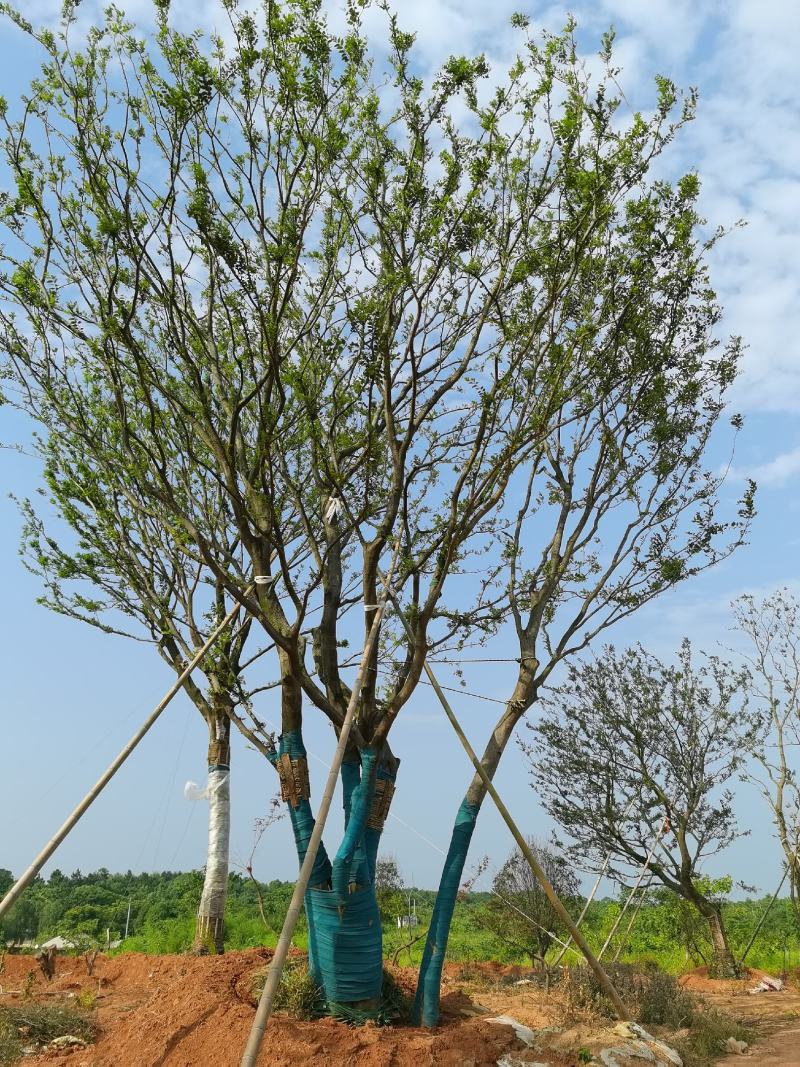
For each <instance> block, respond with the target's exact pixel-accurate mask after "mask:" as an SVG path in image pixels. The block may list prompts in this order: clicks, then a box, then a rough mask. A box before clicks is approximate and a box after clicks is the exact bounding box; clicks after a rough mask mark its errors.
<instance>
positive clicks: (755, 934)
mask: <svg viewBox="0 0 800 1067" xmlns="http://www.w3.org/2000/svg"><path fill="white" fill-rule="evenodd" d="M788 873H789V865H788V864H787V865H786V869H785V870H784V872H783V878H781V880H780V882H779V884H778V888H777V889H776V890H775V892H774V893H773V894H772V900H770V902H769V904H767V907H766V910H765V911H764V914H763V915H762V916H761V918H760V919H759V920H758V923H757V925H756V928H755V930H754V931H753V936H752V937H751V938H750V940H749V941H748V942H747V948H746V949H745V950H744V952H743V953H742V956H741V959H740V960H739V962H738V963H737V964H736V967H737V969H738V968H739V967H741V966H742V964H743V963H744V961H745V960H746V959H747V955H748V953H749V952H750V949H751V948H752V947H753V945H754V943H755V940H756V938H757V937H758V935H759V932H760V930H761V927H762V926H763V925H764V922H765V921H766V918H767V916H768V915H769V913H770V911H771V910H772V905H773V904H774V903H775V901H776V900H777V899H778V893H780V891H781V889H783V883H784V882H785V881H786V876H787V874H788Z"/></svg>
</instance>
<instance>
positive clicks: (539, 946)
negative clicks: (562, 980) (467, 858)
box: [486, 837, 580, 965]
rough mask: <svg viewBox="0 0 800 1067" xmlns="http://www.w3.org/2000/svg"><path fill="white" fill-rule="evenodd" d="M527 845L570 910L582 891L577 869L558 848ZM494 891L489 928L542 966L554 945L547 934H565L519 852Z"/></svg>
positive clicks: (511, 858)
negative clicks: (580, 890)
mask: <svg viewBox="0 0 800 1067" xmlns="http://www.w3.org/2000/svg"><path fill="white" fill-rule="evenodd" d="M528 842H529V844H530V846H531V848H533V849H535V851H536V855H537V857H538V859H539V862H540V863H541V865H542V867H543V868H544V872H545V874H546V875H547V877H548V878H549V879H550V883H551V885H552V886H553V888H554V889H555V891H556V892H557V893H558V895H559V897H560V898H561V900H562V901H563V902H564V903H565V905H566V906H567V907H568V908H569V907H570V904H571V903H574V902H575V900H576V899H577V898H578V891H579V888H580V887H579V882H578V877H577V875H576V874H575V870H574V868H573V867H572V865H571V864H570V863H569V862H568V861H567V859H566V858H565V857H564V856H562V855H560V854H559V853H558V852H556V851H555V849H553V848H550V847H548V846H546V845H543V844H542V843H541V842H539V841H536V840H535V838H532V837H530V838H528ZM492 889H493V890H494V892H495V893H496V894H497V895H496V896H494V897H492V899H491V901H490V903H489V905H488V907H487V910H486V916H487V920H486V921H487V926H488V927H489V929H490V930H492V931H493V933H494V934H495V935H496V936H497V937H498V938H499V939H500V940H501V941H504V942H506V944H509V945H512V946H513V947H514V948H516V949H518V950H521V951H522V952H526V953H527V954H528V955H529V956H530V958H531V963H532V964H537V963H539V964H542V965H543V964H544V961H545V957H546V955H547V950H548V949H549V948H551V947H552V946H553V939H552V938H551V937H550V936H549V934H548V931H549V932H550V933H552V934H555V935H556V937H560V938H562V939H563V937H564V936H565V935H566V932H565V930H564V927H563V923H562V922H561V920H560V919H559V917H558V915H557V914H556V912H555V910H554V909H553V906H552V904H551V903H550V901H549V900H548V899H547V897H546V896H545V894H544V891H543V890H542V887H541V885H540V883H539V881H538V879H537V878H536V876H535V875H534V873H533V871H532V870H531V869H530V866H529V865H528V862H527V860H526V859H525V857H524V856H523V855H522V853H521V852H520V851H519V849H515V850H514V851H513V852H512V853H511V855H510V856H509V857H508V859H507V860H506V861H505V863H504V864H503V866H502V867H501V868H500V870H499V871H498V872H497V874H496V875H495V877H494V880H493V882H492Z"/></svg>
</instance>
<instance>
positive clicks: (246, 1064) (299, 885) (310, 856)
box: [241, 542, 399, 1067]
mask: <svg viewBox="0 0 800 1067" xmlns="http://www.w3.org/2000/svg"><path fill="white" fill-rule="evenodd" d="M398 550H399V542H398V544H397V545H396V546H395V550H394V556H393V558H392V562H391V565H390V567H389V572H388V574H387V576H386V578H385V579H384V583H383V593H382V595H381V598H380V600H379V602H378V604H377V605H374V606H373V605H365V609H366V610H373V609H374V611H375V614H374V616H373V618H372V625H371V626H370V630H369V634H368V635H367V640H366V642H365V644H364V651H363V653H362V656H361V663H360V665H359V668H358V674H357V675H356V680H355V682H354V684H353V688H352V691H351V693H350V701H349V703H348V705H347V712H346V713H345V717H344V722H343V723H342V728H341V731H340V733H339V743H338V745H337V746H336V751H335V753H334V755H333V760H332V761H331V766H330V770H329V771H328V779H327V781H326V783H325V791H324V792H323V794H322V799H321V800H320V804H319V809H318V811H317V817H316V821H315V822H314V830H313V832H312V834H311V838H310V840H309V842H308V850H307V852H306V855H305V858H304V860H303V865H302V867H301V868H300V874H299V875H298V878H297V882H296V883H295V887H294V892H293V893H292V899H291V902H290V903H289V910H288V911H287V912H286V918H285V919H284V921H283V929H282V930H281V935H280V937H279V938H278V944H277V945H276V946H275V952H274V954H273V956H272V962H271V963H270V967H269V971H267V980H266V982H265V983H264V988H263V989H262V991H261V997H260V999H259V1001H258V1008H257V1010H256V1017H255V1019H254V1020H253V1026H252V1028H251V1030H250V1036H249V1038H248V1039H247V1045H246V1047H245V1050H244V1055H243V1056H242V1060H241V1067H255V1065H256V1060H257V1058H258V1051H259V1049H260V1048H261V1042H262V1041H263V1040H264V1031H265V1030H266V1027H267V1023H268V1021H269V1017H270V1015H271V1014H272V1005H273V1002H274V1000H275V994H276V992H277V990H278V983H279V982H280V979H281V974H282V973H283V966H284V964H285V962H286V957H287V955H288V954H289V947H290V945H291V943H292V934H293V933H294V928H295V925H296V923H297V919H298V917H299V915H300V909H301V908H302V906H303V898H304V897H305V894H306V890H307V889H308V882H309V879H310V877H311V869H312V867H313V866H314V860H315V859H316V856H317V850H318V848H319V843H320V841H321V840H322V832H323V830H324V829H325V820H326V819H327V817H328V812H329V810H330V806H331V801H332V800H333V794H334V790H335V789H336V783H337V781H338V778H339V771H340V770H341V766H342V761H343V759H344V753H345V749H346V748H347V742H348V739H349V737H350V731H351V728H352V726H353V720H354V718H355V712H356V706H357V704H358V698H359V695H360V693H361V687H362V686H363V684H364V676H365V675H366V672H367V665H368V663H369V659H370V656H371V655H372V649H373V647H374V645H375V642H376V640H377V638H378V631H379V629H380V624H381V618H382V617H383V613H384V609H385V608H386V600H387V597H388V596H389V582H390V581H391V580H392V574H393V572H394V566H395V561H396V560H397V553H398Z"/></svg>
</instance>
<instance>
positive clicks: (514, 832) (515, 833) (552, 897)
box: [242, 593, 631, 1067]
mask: <svg viewBox="0 0 800 1067" xmlns="http://www.w3.org/2000/svg"><path fill="white" fill-rule="evenodd" d="M389 595H390V596H391V598H392V602H393V603H394V605H395V608H396V610H397V614H398V615H399V616H400V618H401V619H402V621H403V625H404V626H405V628H406V633H408V635H409V637H412V638H413V634H412V632H411V627H410V626H409V625H408V622H407V620H406V617H405V615H403V613H402V611H401V609H400V605H399V604H398V602H397V598H396V597H395V596H394V594H392V593H390V594H389ZM425 673H426V674H427V676H428V680H429V681H430V683H431V685H432V686H433V689H434V692H435V693H436V696H437V697H438V698H439V703H440V704H441V705H442V707H443V708H444V710H445V714H446V715H447V718H448V719H449V720H450V725H451V726H452V727H453V729H454V730H455V733H456V736H457V737H458V739H459V741H460V742H461V744H462V746H463V748H464V751H465V752H466V753H467V755H468V756H469V758H470V762H471V763H472V766H473V767H474V768H475V770H476V772H477V774H478V777H479V778H480V780H481V781H482V782H483V785H484V787H485V789H486V792H487V793H488V794H489V796H490V797H491V798H492V800H493V801H494V803H495V807H496V808H497V810H498V811H499V812H500V814H501V815H502V817H503V820H504V822H505V824H506V826H507V827H508V828H509V830H510V831H511V836H512V837H513V838H514V840H515V841H516V842H517V845H518V846H519V850H520V852H521V853H522V855H523V856H524V857H525V859H526V860H527V861H528V865H529V867H530V868H531V870H532V871H533V873H534V874H535V875H536V878H537V879H538V881H539V884H540V885H541V887H542V889H543V890H544V893H545V896H546V897H547V899H548V900H549V901H550V903H551V904H552V906H553V909H554V910H555V912H556V914H557V915H558V917H559V919H561V921H562V922H563V924H564V925H565V926H566V928H567V930H568V931H569V933H570V935H571V937H572V940H573V941H574V942H575V944H576V945H577V946H578V948H579V949H580V950H581V952H582V953H583V955H584V957H585V958H586V962H587V963H588V964H589V966H590V967H591V968H592V970H593V971H594V973H595V976H596V977H597V981H598V982H599V983H600V988H601V989H602V990H603V992H604V993H605V995H606V996H607V997H608V999H609V1000H610V1001H611V1003H612V1004H613V1006H614V1011H615V1012H616V1013H617V1017H618V1018H619V1019H623V1020H627V1019H630V1017H631V1016H630V1012H629V1011H628V1010H627V1008H626V1007H625V1005H624V1004H623V1003H622V1000H621V999H620V996H619V993H617V991H616V989H615V988H614V986H613V985H612V984H611V980H610V979H609V977H608V975H607V974H606V972H605V971H604V970H603V966H602V964H601V963H600V961H599V960H598V959H597V957H596V956H595V954H594V953H593V952H592V950H591V949H590V948H589V944H588V942H587V941H586V938H585V937H584V936H583V934H582V933H581V932H580V930H579V929H578V927H577V926H576V925H575V923H574V922H573V920H572V916H571V915H570V914H569V912H568V911H567V909H566V908H565V907H564V905H563V904H562V903H561V900H560V898H559V896H558V894H557V893H556V891H555V889H553V886H552V885H551V883H550V879H549V878H548V877H547V875H546V874H545V872H544V870H543V868H542V866H541V864H540V863H539V861H538V859H537V858H536V855H535V853H534V851H533V849H532V848H531V847H530V845H529V844H528V842H527V841H526V840H525V837H524V835H523V834H522V832H521V831H520V829H519V827H518V826H517V824H516V823H515V822H514V820H513V819H512V818H511V814H510V812H509V810H508V808H507V807H506V806H505V804H504V803H503V801H502V800H501V799H500V796H499V794H498V792H497V790H496V789H495V787H494V786H493V785H492V779H491V778H490V777H489V775H488V774H487V773H486V769H485V768H484V766H483V764H482V763H481V761H480V760H479V759H478V757H477V756H476V755H475V750H474V749H473V747H472V745H471V744H470V743H469V740H468V738H467V735H466V734H465V733H464V731H463V730H462V729H461V724H460V723H459V721H458V719H457V718H456V716H455V713H454V711H453V709H452V708H451V707H450V704H449V703H448V700H447V697H446V696H445V695H444V691H443V690H442V687H441V686H440V685H439V682H438V681H437V679H436V676H435V674H434V673H433V671H432V670H431V668H430V665H429V663H428V661H427V659H426V660H425ZM242 1067H244V1063H242Z"/></svg>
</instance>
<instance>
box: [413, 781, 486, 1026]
mask: <svg viewBox="0 0 800 1067" xmlns="http://www.w3.org/2000/svg"><path fill="white" fill-rule="evenodd" d="M479 811H480V805H479V804H470V803H469V802H468V801H467V800H463V801H462V802H461V806H460V807H459V809H458V814H457V815H456V821H455V825H454V826H453V833H452V835H451V837H450V847H449V848H448V850H447V857H446V859H445V861H444V867H443V869H442V877H441V879H440V881H439V891H438V892H437V894H436V903H435V904H434V906H433V915H432V916H431V925H430V928H429V930H428V936H427V938H426V941H425V949H424V951H423V954H422V962H421V963H420V967H419V977H418V979H417V990H416V994H415V996H414V1007H413V1010H412V1021H413V1022H415V1023H416V1024H417V1025H419V1024H420V1023H421V1024H422V1025H423V1026H435V1025H436V1023H437V1022H438V1021H439V989H440V986H441V981H442V967H443V966H444V959H445V953H446V952H447V939H448V937H449V936H450V924H451V923H452V921H453V909H454V908H455V905H456V898H457V897H458V889H459V886H460V885H461V877H462V875H463V873H464V864H465V863H466V860H467V853H468V852H469V846H470V842H471V840H472V834H473V832H474V830H475V823H476V822H477V820H478V812H479Z"/></svg>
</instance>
